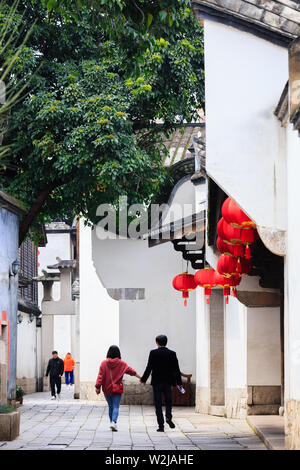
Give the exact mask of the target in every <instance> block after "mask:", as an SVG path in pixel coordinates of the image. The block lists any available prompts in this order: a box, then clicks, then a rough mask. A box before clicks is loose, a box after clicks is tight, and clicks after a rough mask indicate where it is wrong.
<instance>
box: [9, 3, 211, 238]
mask: <svg viewBox="0 0 300 470" xmlns="http://www.w3.org/2000/svg"><path fill="white" fill-rule="evenodd" d="M133 3H135V2H133ZM150 3H151V2H150ZM154 3H155V2H154ZM185 3H186V2H178V8H177V9H176V15H175V20H176V22H177V24H171V21H170V16H169V13H167V16H166V17H165V15H160V16H159V14H158V18H160V17H161V18H160V19H159V20H158V21H157V22H156V21H153V18H155V17H156V16H155V15H152V14H151V13H148V14H147V15H145V13H143V23H141V21H140V20H141V16H142V15H141V13H139V15H140V20H135V17H134V15H135V14H137V12H138V11H139V8H136V7H135V6H134V14H133V13H131V14H130V15H129V16H128V18H129V20H124V13H122V10H120V13H121V16H120V15H117V14H115V16H112V17H111V15H110V14H109V10H107V5H108V4H109V2H106V1H102V2H100V5H102V4H103V9H102V10H100V11H102V13H103V15H102V16H101V21H99V22H95V11H94V10H93V9H91V8H88V7H86V6H84V5H83V6H82V8H81V9H80V10H79V13H78V15H76V14H73V13H72V12H71V13H70V14H69V13H68V12H67V9H66V10H65V11H63V12H62V8H63V3H62V2H61V3H60V6H59V8H57V11H55V9H52V10H51V11H50V13H49V12H48V10H47V9H46V7H45V6H43V5H42V4H41V2H40V1H38V0H31V1H29V0H27V1H23V2H20V4H19V6H18V13H17V14H16V15H15V22H16V23H17V24H18V22H19V24H21V22H22V24H23V28H22V30H21V33H20V37H19V41H20V43H21V42H22V40H23V38H24V35H26V34H27V32H28V31H29V30H30V28H31V26H32V23H33V21H35V24H34V27H33V30H32V34H31V35H30V37H29V39H28V42H27V44H26V47H23V50H22V52H21V55H20V59H19V60H17V63H16V64H15V66H14V67H13V69H12V75H13V76H14V77H19V78H21V79H22V77H24V76H25V75H28V73H34V72H35V75H34V79H33V80H32V81H31V83H30V87H29V92H30V93H29V95H28V96H27V97H26V98H25V99H24V100H22V102H20V103H18V104H17V105H16V106H15V108H14V109H13V112H12V114H11V116H10V119H9V130H8V133H7V135H6V144H7V145H9V146H10V148H11V153H10V155H9V158H10V165H9V167H8V168H7V169H6V170H4V171H2V172H1V174H0V184H1V186H2V188H3V189H4V190H6V191H8V192H10V193H12V194H13V195H14V196H16V197H18V198H19V199H21V200H22V201H23V202H24V203H25V204H26V206H27V209H28V213H27V215H26V216H25V218H24V219H23V221H22V223H21V226H20V242H21V241H22V240H23V239H24V237H25V236H26V234H27V233H28V230H29V228H30V227H31V229H34V227H35V226H37V225H38V224H41V223H45V222H47V221H49V220H52V219H53V218H57V217H66V216H68V217H74V216H75V215H83V216H84V217H85V218H86V219H87V220H89V221H91V222H95V221H96V208H97V206H98V205H99V204H101V203H107V202H108V203H112V204H115V205H116V206H117V202H118V198H119V196H120V195H127V197H128V201H129V203H130V204H131V203H144V204H145V205H148V204H149V203H150V202H151V201H153V200H155V198H156V197H157V195H158V194H159V192H160V191H161V188H162V187H164V186H165V185H166V184H167V182H168V179H169V175H168V172H167V171H166V170H165V169H164V168H163V166H162V164H161V152H162V151H166V149H164V148H163V145H162V135H161V131H162V129H163V131H164V132H165V133H169V132H171V131H172V130H173V129H174V127H175V126H176V125H178V123H180V122H182V120H183V119H186V120H187V121H191V120H192V119H193V118H194V117H195V116H196V110H197V109H198V108H199V107H201V106H203V100H204V99H203V48H202V35H201V29H200V27H199V26H198V24H197V23H196V20H195V19H194V17H193V15H192V13H191V11H190V10H189V9H188V8H186V7H185ZM48 4H49V2H48ZM113 4H114V6H115V2H113ZM53 5H54V4H53ZM64 8H65V7H64ZM124 9H126V8H125V6H124V8H123V10H124ZM2 10H3V11H4V13H3V14H5V9H2ZM130 11H131V10H130V8H129V12H130ZM159 11H160V10H159ZM98 13H99V12H98ZM153 13H154V12H153ZM150 15H152V17H151V16H150ZM109 18H110V20H109ZM122 18H123V20H122ZM166 18H168V22H167V23H166V22H165V20H166ZM172 18H173V17H172ZM179 19H180V21H179ZM105 20H106V21H107V23H108V22H109V21H110V22H111V24H112V23H114V24H115V28H111V29H109V30H108V28H107V24H106V23H105ZM122 21H123V24H124V21H125V22H126V28H125V27H124V28H121V27H120V25H121V24H122ZM172 21H173V20H172ZM116 25H118V27H117V26H116ZM133 25H135V28H133V27H132V26H133ZM151 27H152V28H153V30H151ZM157 120H160V122H162V123H163V128H161V127H158V126H157V125H156V122H157Z"/></svg>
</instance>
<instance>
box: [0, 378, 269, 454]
mask: <svg viewBox="0 0 300 470" xmlns="http://www.w3.org/2000/svg"><path fill="white" fill-rule="evenodd" d="M19 410H20V412H21V428H20V436H19V437H18V438H17V439H16V440H15V441H12V442H0V451H1V450H9V449H14V450H19V449H20V450H37V449H39V450H101V449H102V450H108V449H109V450H142V449H143V450H159V451H162V450H183V451H184V450H186V451H188V450H206V449H207V450H223V449H224V450H246V449H248V450H252V449H253V450H264V449H266V447H265V446H264V444H263V443H262V442H261V440H260V439H259V438H258V437H257V435H256V434H255V433H254V432H253V431H252V429H251V428H250V427H249V425H248V424H247V423H246V421H245V420H229V419H227V418H222V417H219V416H209V415H201V414H197V413H195V412H194V409H193V408H191V407H174V413H173V414H174V418H173V419H174V423H175V425H176V428H175V429H170V428H169V427H168V426H167V425H166V427H165V432H164V433H161V434H159V433H157V431H156V429H157V422H156V415H155V410H154V408H153V407H152V406H134V405H130V406H129V405H124V406H121V408H120V415H119V420H118V428H119V431H118V432H117V433H116V432H112V431H111V429H110V427H109V418H108V409H107V406H106V404H105V403H101V402H100V403H99V402H88V401H86V400H74V399H73V397H72V391H70V390H67V389H66V388H65V386H63V388H62V393H61V400H59V401H51V400H50V394H49V393H48V392H45V393H35V394H32V395H26V396H25V397H24V404H23V406H21V407H20V408H19Z"/></svg>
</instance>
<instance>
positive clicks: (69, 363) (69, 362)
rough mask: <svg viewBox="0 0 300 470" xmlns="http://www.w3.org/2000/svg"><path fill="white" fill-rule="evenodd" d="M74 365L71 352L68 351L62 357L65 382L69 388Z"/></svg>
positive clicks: (71, 383) (72, 379)
mask: <svg viewBox="0 0 300 470" xmlns="http://www.w3.org/2000/svg"><path fill="white" fill-rule="evenodd" d="M74 366H75V361H74V359H73V357H72V354H71V353H69V352H68V353H67V354H66V357H65V358H64V368H65V382H66V385H67V387H68V388H71V387H72V385H73V384H74Z"/></svg>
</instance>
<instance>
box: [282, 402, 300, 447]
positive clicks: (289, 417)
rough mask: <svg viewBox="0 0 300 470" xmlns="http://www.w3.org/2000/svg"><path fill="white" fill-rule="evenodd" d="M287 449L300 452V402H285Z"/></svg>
mask: <svg viewBox="0 0 300 470" xmlns="http://www.w3.org/2000/svg"><path fill="white" fill-rule="evenodd" d="M284 416H285V447H286V449H287V450H300V401H299V400H286V402H285V413H284Z"/></svg>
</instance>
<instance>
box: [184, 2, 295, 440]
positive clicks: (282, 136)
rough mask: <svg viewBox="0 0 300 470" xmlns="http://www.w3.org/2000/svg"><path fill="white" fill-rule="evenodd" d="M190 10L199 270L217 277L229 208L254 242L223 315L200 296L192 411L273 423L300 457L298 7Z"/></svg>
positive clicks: (232, 5)
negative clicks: (202, 210) (197, 131)
mask: <svg viewBox="0 0 300 470" xmlns="http://www.w3.org/2000/svg"><path fill="white" fill-rule="evenodd" d="M192 5H193V9H194V12H195V15H196V17H197V18H198V19H199V21H200V22H201V24H202V25H203V28H204V43H205V79H206V83H205V89H206V91H205V101H206V136H207V139H206V172H207V177H208V220H207V226H208V230H207V242H206V259H207V261H208V263H209V265H210V266H211V267H212V268H216V266H217V260H218V256H219V255H220V253H219V252H218V250H217V247H216V231H217V230H216V226H217V223H218V220H219V219H220V217H221V206H222V203H223V202H224V200H225V198H227V197H228V196H230V197H231V198H232V199H233V200H234V201H235V202H236V203H237V204H238V206H239V207H240V208H241V209H242V210H243V211H244V212H245V213H246V214H247V216H248V217H249V218H250V219H251V220H252V221H254V223H255V224H256V227H257V230H258V234H259V237H260V238H259V240H258V243H257V249H256V250H255V251H254V252H253V260H252V266H253V269H252V271H250V272H249V275H248V276H245V277H244V279H243V281H242V283H241V285H240V287H239V288H238V298H237V299H230V302H229V304H228V305H225V304H224V303H223V302H221V300H218V298H217V295H218V294H215V297H216V298H215V300H213V302H212V303H211V306H210V308H209V309H208V308H207V307H206V306H205V305H204V303H202V304H201V302H203V299H202V300H201V296H202V294H201V292H200V293H199V294H198V296H199V297H198V304H197V305H198V307H197V309H198V312H197V315H198V317H197V318H198V319H199V322H198V332H199V340H200V341H199V344H200V349H199V354H198V356H199V357H201V358H203V357H205V356H206V357H207V358H208V360H207V361H206V364H207V366H206V367H205V364H204V362H203V361H202V359H200V362H199V373H198V379H197V391H198V399H197V407H198V408H199V409H200V410H206V411H207V412H216V411H217V410H215V409H213V408H211V406H213V405H214V404H215V405H217V406H224V410H225V413H226V414H227V415H228V416H241V415H246V414H253V413H260V414H267V413H278V412H279V411H280V412H281V413H284V414H285V423H286V428H285V430H286V446H287V448H289V449H299V448H300V441H299V434H300V433H299V422H300V421H299V409H300V407H299V400H300V379H299V377H300V362H299V360H298V349H299V339H300V336H299V335H300V333H299V332H300V329H299V305H300V298H299V295H300V294H299V288H298V281H297V267H298V265H299V255H298V251H299V250H298V227H299V223H300V222H299V215H298V207H299V198H300V191H299V184H298V176H297V175H298V171H299V158H298V157H299V136H298V127H299V126H298V113H299V101H298V99H297V96H298V93H299V59H298V57H299V52H298V50H299V45H298V40H296V38H297V37H298V36H299V33H300V11H299V2H297V1H293V0H278V1H259V0H254V1H252V0H251V1H243V0H242V1H240V0H237V1H225V0H217V1H209V0H207V1H206V0H193V1H192ZM288 80H289V84H288V85H286V83H287V81H288ZM206 325H209V326H206ZM212 348H213V351H215V354H213V355H212V354H211V351H212ZM222 369H223V371H222V372H221V373H220V370H222ZM216 382H218V386H217V388H216ZM214 390H215V391H216V390H219V391H220V392H219V393H217V395H215V394H214V393H212V392H213V391H214ZM222 391H223V392H222Z"/></svg>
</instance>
